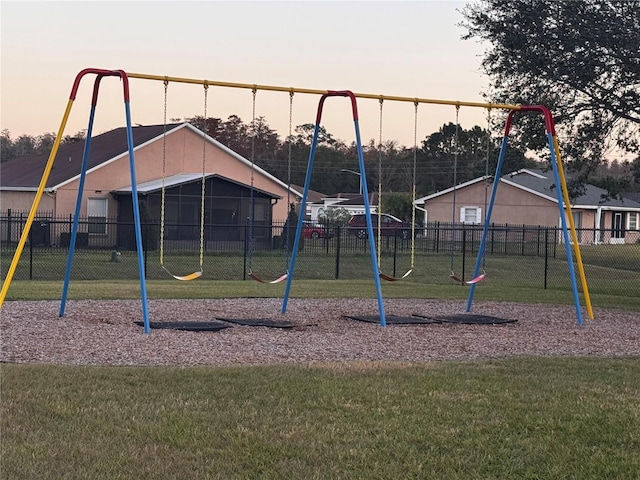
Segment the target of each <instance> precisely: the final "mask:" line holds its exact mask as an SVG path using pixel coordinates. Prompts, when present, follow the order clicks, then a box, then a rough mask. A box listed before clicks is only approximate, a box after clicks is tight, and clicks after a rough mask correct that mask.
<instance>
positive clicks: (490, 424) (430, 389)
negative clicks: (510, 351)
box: [1, 358, 640, 480]
mask: <svg viewBox="0 0 640 480" xmlns="http://www.w3.org/2000/svg"><path fill="white" fill-rule="evenodd" d="M639 372H640V359H637V358H619V359H584V358H575V359H569V358H565V359H544V358H538V359H534V358H520V359H511V360H499V361H492V360H486V361H478V362H473V363H471V362H441V363H429V364H423V365H414V366H410V365H379V364H351V365H333V366H332V365H327V366H324V367H313V368H312V367H303V366H300V367H284V366H283V367H252V368H225V369H218V368H155V367H154V368H114V367H108V368H99V367H60V366H58V367H56V366H33V365H2V391H3V395H2V420H1V425H2V472H3V478H7V479H60V478H66V479H87V478H92V479H119V478H126V479H133V478H135V479H174V478H212V479H213V478H220V479H231V478H237V479H245V478H264V479H282V478H292V479H313V478H317V479H334V478H342V479H389V478H394V479H395V478H429V479H431V478H435V479H561V478H562V479H581V480H587V479H597V480H601V479H605V478H606V479H634V478H638V472H640V437H639V435H638V430H637V425H638V422H639V421H640V393H639V392H640V375H639V374H638V373H639Z"/></svg>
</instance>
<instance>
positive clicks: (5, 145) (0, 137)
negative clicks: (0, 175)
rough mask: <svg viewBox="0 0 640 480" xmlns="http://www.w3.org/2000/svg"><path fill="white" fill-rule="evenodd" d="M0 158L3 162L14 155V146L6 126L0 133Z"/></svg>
mask: <svg viewBox="0 0 640 480" xmlns="http://www.w3.org/2000/svg"><path fill="white" fill-rule="evenodd" d="M0 155H1V157H0V159H1V161H3V162H6V161H7V160H11V159H12V158H14V157H15V156H16V148H15V145H14V144H13V141H12V140H11V132H9V130H7V129H6V128H5V129H4V130H2V133H0Z"/></svg>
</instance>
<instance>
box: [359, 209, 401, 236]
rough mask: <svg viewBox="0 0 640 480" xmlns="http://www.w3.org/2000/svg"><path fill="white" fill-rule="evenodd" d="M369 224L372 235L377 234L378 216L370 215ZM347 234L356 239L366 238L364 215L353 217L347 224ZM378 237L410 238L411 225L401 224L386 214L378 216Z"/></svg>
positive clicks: (365, 219)
mask: <svg viewBox="0 0 640 480" xmlns="http://www.w3.org/2000/svg"><path fill="white" fill-rule="evenodd" d="M371 224H372V225H373V234H374V235H376V234H377V232H378V214H377V213H372V214H371ZM347 226H348V227H349V233H351V234H352V235H355V236H357V237H358V238H367V216H366V215H365V214H364V213H361V214H357V215H354V216H353V217H351V219H350V220H349V223H348V224H347ZM380 235H381V236H383V237H392V236H398V237H400V238H405V239H406V238H411V223H410V222H403V221H402V220H400V219H399V218H397V217H394V216H393V215H389V214H388V213H382V214H380Z"/></svg>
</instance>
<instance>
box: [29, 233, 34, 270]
mask: <svg viewBox="0 0 640 480" xmlns="http://www.w3.org/2000/svg"><path fill="white" fill-rule="evenodd" d="M29 280H33V228H31V229H29Z"/></svg>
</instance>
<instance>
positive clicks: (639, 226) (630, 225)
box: [627, 212, 640, 230]
mask: <svg viewBox="0 0 640 480" xmlns="http://www.w3.org/2000/svg"><path fill="white" fill-rule="evenodd" d="M638 216H640V214H638V213H637V212H629V213H628V215H627V230H640V222H639V221H638ZM632 218H633V222H632V221H631V219H632Z"/></svg>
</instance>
